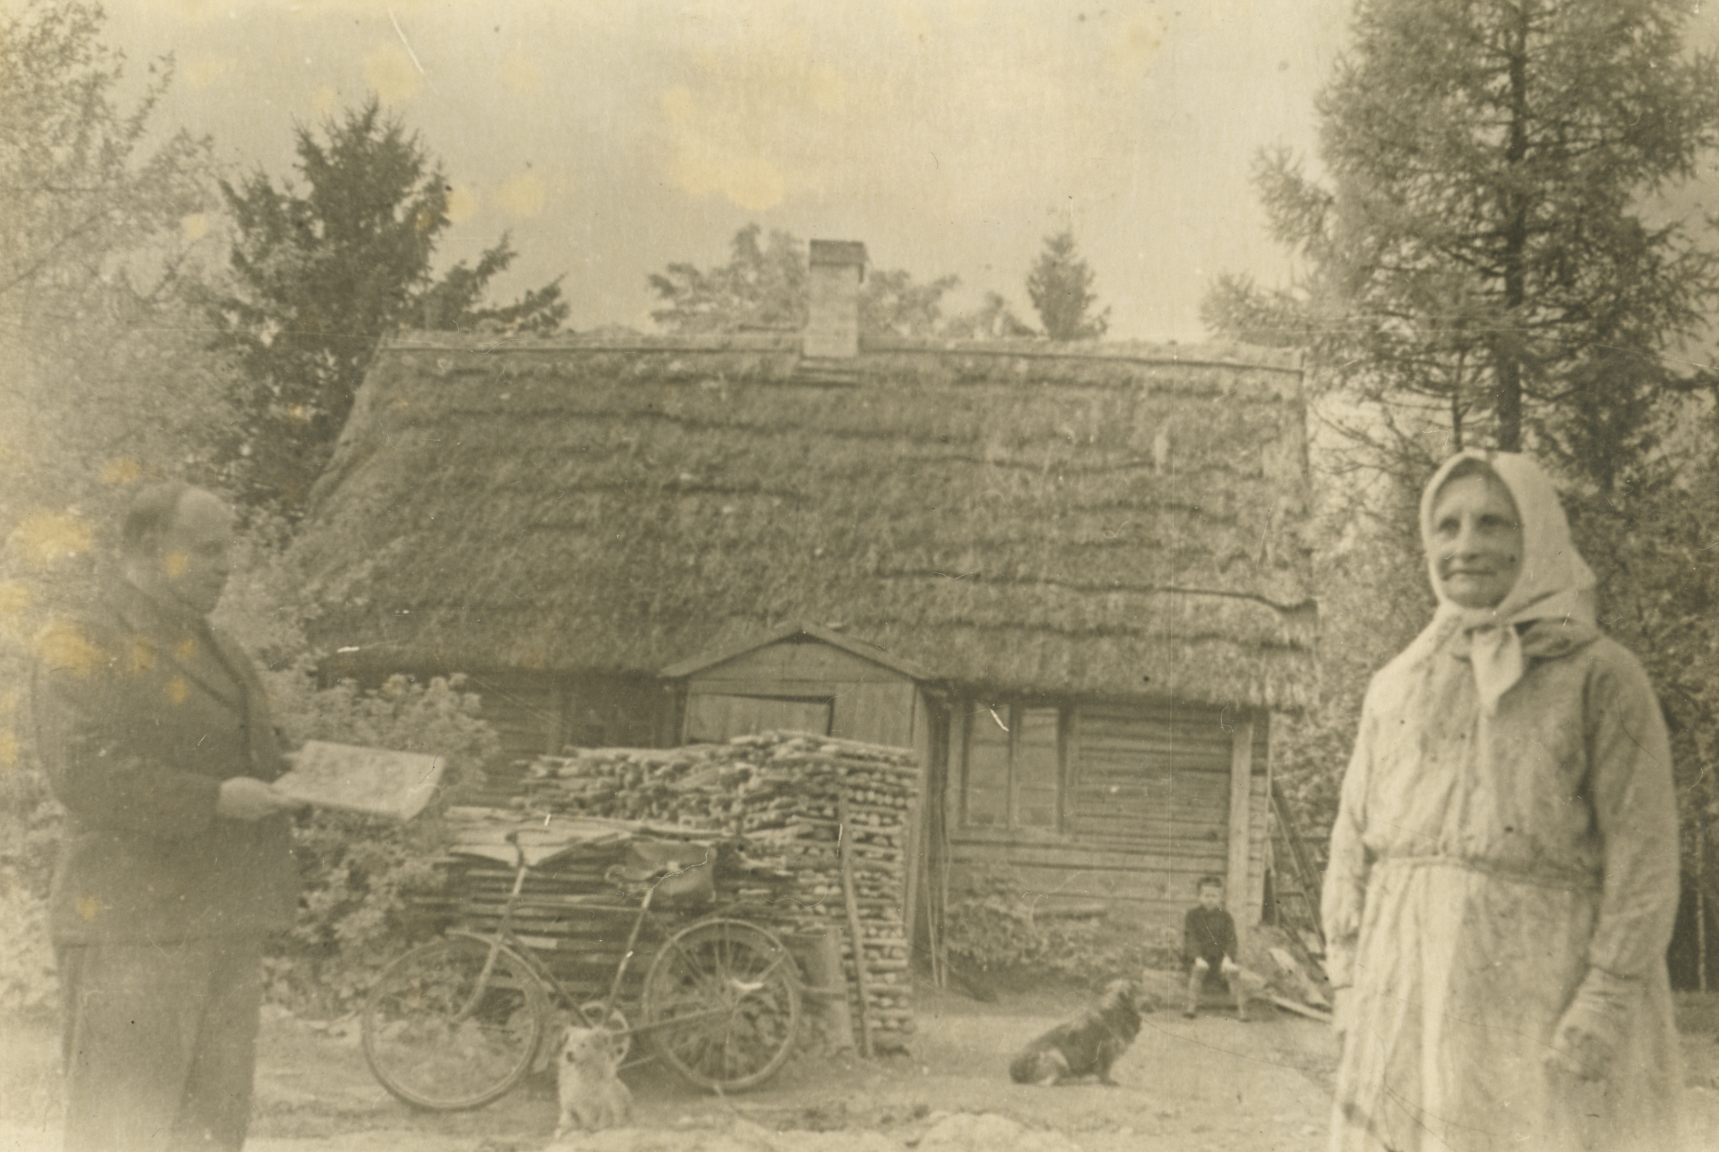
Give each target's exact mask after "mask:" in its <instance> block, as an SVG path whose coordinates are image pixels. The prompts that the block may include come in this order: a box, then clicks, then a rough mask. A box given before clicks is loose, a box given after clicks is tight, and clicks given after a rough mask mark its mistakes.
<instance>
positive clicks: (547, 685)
mask: <svg viewBox="0 0 1719 1152" xmlns="http://www.w3.org/2000/svg"><path fill="white" fill-rule="evenodd" d="M466 685H467V688H468V689H469V690H470V691H473V692H476V693H477V694H478V695H479V696H480V697H481V698H482V713H481V714H482V716H483V719H484V720H486V721H487V722H488V723H489V724H490V725H491V726H492V727H493V728H495V730H496V735H497V736H499V737H500V738H501V754H500V755H499V756H498V757H497V758H496V761H495V762H494V763H493V764H491V765H490V767H489V770H488V772H487V773H486V777H487V780H486V783H485V784H484V786H483V788H482V789H481V791H480V793H478V794H474V795H473V796H471V797H470V798H469V802H472V803H481V804H500V805H505V804H507V803H508V802H509V801H510V800H512V798H513V797H514V796H517V795H518V794H519V790H520V787H521V781H522V779H523V777H524V770H525V769H524V765H525V762H527V761H529V760H531V759H534V758H535V757H538V756H541V755H543V754H545V753H555V752H559V751H561V750H562V749H563V748H566V747H568V746H569V745H572V746H577V747H582V748H604V747H628V748H652V747H662V746H664V745H667V744H671V743H673V742H674V739H673V737H674V728H673V726H672V722H671V719H670V718H672V717H673V715H674V707H675V701H674V696H673V693H672V692H671V691H670V690H669V689H667V688H665V687H664V686H663V685H662V684H661V683H660V682H658V681H657V680H656V679H655V678H653V677H649V676H567V675H564V674H556V673H550V672H533V671H524V670H518V669H510V670H506V671H500V672H479V673H470V674H468V675H467V677H466Z"/></svg>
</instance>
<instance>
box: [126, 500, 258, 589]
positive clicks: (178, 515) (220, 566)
mask: <svg viewBox="0 0 1719 1152" xmlns="http://www.w3.org/2000/svg"><path fill="white" fill-rule="evenodd" d="M122 534H123V539H124V549H125V570H126V576H127V578H128V579H129V580H130V581H131V582H132V583H133V584H135V585H137V586H138V587H139V588H141V589H142V590H143V591H144V592H145V593H147V594H148V595H149V596H150V597H151V598H152V599H154V600H155V601H156V602H157V603H159V604H161V605H162V606H163V607H167V608H172V609H174V610H177V611H183V612H191V613H194V614H196V615H198V616H206V615H208V614H209V613H210V612H211V611H213V610H214V608H215V605H216V604H217V603H218V602H219V601H220V599H221V593H222V591H224V590H225V588H226V586H227V571H228V561H227V553H228V550H229V548H230V547H231V545H232V541H233V512H232V509H230V508H228V507H227V505H226V503H225V502H224V501H223V500H222V499H221V498H220V497H219V496H216V495H215V494H214V493H213V492H210V491H208V490H207V489H204V488H198V487H196V486H195V485H193V484H187V483H185V482H184V481H181V480H173V481H168V482H167V483H164V484H152V485H150V486H149V487H148V488H145V489H143V490H142V491H140V492H139V493H138V494H137V495H136V496H135V497H133V498H132V501H131V506H130V507H129V508H128V509H127V510H126V514H125V523H124V526H123V528H122Z"/></svg>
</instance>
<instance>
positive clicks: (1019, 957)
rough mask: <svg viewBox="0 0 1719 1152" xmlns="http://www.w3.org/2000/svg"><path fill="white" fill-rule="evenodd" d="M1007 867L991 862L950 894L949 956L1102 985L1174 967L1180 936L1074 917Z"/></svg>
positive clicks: (985, 969) (974, 966) (963, 963)
mask: <svg viewBox="0 0 1719 1152" xmlns="http://www.w3.org/2000/svg"><path fill="white" fill-rule="evenodd" d="M1041 904H1042V897H1040V896H1038V895H1036V894H1034V893H1031V892H1029V891H1028V890H1027V889H1026V888H1025V887H1024V886H1022V884H1021V883H1020V881H1019V879H1018V878H1017V877H1016V876H1015V874H1014V873H1013V872H1012V871H1011V870H1009V869H1008V868H1006V867H1001V866H997V865H986V866H984V867H981V868H979V869H976V870H975V871H973V872H972V873H970V874H968V875H967V876H966V877H965V878H964V880H963V881H962V882H961V883H960V884H958V885H957V886H956V888H955V889H954V890H952V891H951V892H950V895H949V908H948V913H947V917H946V921H945V925H946V926H945V931H946V934H947V935H946V941H947V946H948V949H949V956H950V959H951V960H952V961H953V962H954V963H955V964H956V965H957V966H958V967H964V968H967V969H969V970H972V971H976V972H980V973H985V974H990V975H1007V976H1012V977H1037V978H1047V979H1053V980H1058V981H1070V982H1074V983H1079V984H1103V983H1104V982H1105V981H1107V980H1109V979H1112V978H1114V977H1116V976H1118V975H1125V974H1131V973H1136V972H1139V971H1140V970H1141V969H1143V968H1148V967H1165V966H1168V967H1174V966H1175V964H1176V956H1177V948H1178V943H1179V942H1178V940H1177V939H1176V936H1175V933H1174V932H1173V931H1170V930H1168V929H1159V930H1157V931H1142V930H1140V929H1138V928H1136V927H1134V926H1132V925H1127V924H1121V923H1118V922H1116V921H1114V920H1112V919H1111V918H1109V917H1108V916H1096V917H1093V916H1068V915H1058V914H1056V913H1055V912H1054V911H1051V910H1046V909H1044V908H1042V907H1041Z"/></svg>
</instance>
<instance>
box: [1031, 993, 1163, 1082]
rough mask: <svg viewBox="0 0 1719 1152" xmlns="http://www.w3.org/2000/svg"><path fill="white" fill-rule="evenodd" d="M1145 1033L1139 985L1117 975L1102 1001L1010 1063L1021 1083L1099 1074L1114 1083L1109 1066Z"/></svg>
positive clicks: (1037, 1041)
mask: <svg viewBox="0 0 1719 1152" xmlns="http://www.w3.org/2000/svg"><path fill="white" fill-rule="evenodd" d="M1139 1034H1140V985H1139V984H1137V983H1135V982H1134V981H1133V980H1112V981H1111V982H1110V983H1109V984H1107V985H1105V987H1104V995H1103V996H1100V997H1099V999H1098V1003H1097V1004H1094V1005H1091V1006H1089V1007H1086V1008H1082V1009H1081V1010H1080V1011H1079V1012H1078V1013H1077V1014H1076V1015H1075V1016H1074V1017H1073V1018H1072V1019H1069V1020H1064V1021H1063V1022H1062V1023H1061V1024H1058V1025H1057V1026H1056V1027H1055V1028H1052V1029H1051V1030H1050V1031H1049V1032H1046V1033H1045V1034H1044V1035H1043V1036H1040V1037H1039V1038H1038V1039H1036V1040H1034V1041H1033V1042H1032V1043H1031V1044H1028V1045H1027V1046H1026V1047H1025V1048H1024V1049H1022V1050H1021V1054H1020V1055H1019V1056H1016V1057H1015V1060H1014V1063H1012V1064H1010V1065H1009V1076H1010V1078H1012V1079H1013V1080H1014V1082H1015V1083H1016V1084H1061V1083H1062V1082H1063V1081H1065V1080H1074V1079H1077V1078H1079V1077H1082V1076H1097V1077H1098V1082H1099V1083H1101V1084H1115V1083H1116V1081H1114V1080H1112V1079H1111V1078H1110V1067H1111V1065H1113V1064H1115V1063H1116V1061H1117V1060H1118V1059H1119V1058H1120V1057H1121V1056H1122V1054H1123V1053H1124V1052H1126V1051H1128V1046H1129V1045H1130V1044H1132V1043H1134V1037H1135V1036H1137V1035H1139Z"/></svg>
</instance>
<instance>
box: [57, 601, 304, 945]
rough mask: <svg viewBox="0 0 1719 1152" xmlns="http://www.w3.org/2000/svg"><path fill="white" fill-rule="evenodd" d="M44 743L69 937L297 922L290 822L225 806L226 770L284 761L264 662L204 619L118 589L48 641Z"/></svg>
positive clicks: (139, 936)
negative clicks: (55, 801) (62, 817)
mask: <svg viewBox="0 0 1719 1152" xmlns="http://www.w3.org/2000/svg"><path fill="white" fill-rule="evenodd" d="M33 687H34V691H33V696H32V699H33V703H34V707H35V717H36V738H37V753H38V755H39V757H40V758H41V761H42V764H43V767H44V769H45V770H46V772H47V775H48V780H49V783H50V785H51V786H52V787H53V790H54V794H55V795H56V796H57V797H58V798H59V800H60V802H61V803H62V804H64V805H65V808H66V814H67V815H66V823H65V829H64V833H63V836H62V841H61V847H60V859H59V867H58V870H57V872H56V874H55V878H54V890H53V894H52V897H51V902H50V907H49V913H50V925H51V929H52V932H53V936H54V939H55V940H56V941H58V942H60V943H96V942H119V941H169V940H189V939H198V938H208V937H214V936H228V935H241V934H251V933H258V932H266V931H270V930H274V929H279V928H285V927H287V926H289V925H290V924H291V923H292V917H293V912H294V910H295V908H296V906H297V897H298V875H297V869H296V867H295V865H294V862H293V858H292V849H291V842H290V838H289V829H288V826H287V821H286V819H285V818H284V817H281V816H272V817H268V818H266V819H263V820H259V821H255V822H250V821H243V820H232V819H227V818H224V817H219V816H216V815H215V800H216V795H217V792H218V791H219V789H220V785H221V781H223V780H225V779H228V778H229V777H233V776H254V777H256V778H258V779H261V780H274V779H275V778H276V777H277V776H279V775H280V774H281V772H282V771H284V770H285V767H286V765H285V762H284V761H283V759H282V757H281V753H280V747H279V745H278V743H277V742H276V737H275V732H274V729H273V727H272V725H271V723H270V720H269V712H268V705H267V703H266V701H265V700H264V698H263V687H262V683H261V681H260V680H259V679H258V677H257V673H256V669H255V668H254V667H253V665H252V664H251V662H250V660H249V659H248V658H247V657H246V656H245V654H244V653H243V652H242V651H240V649H239V648H238V646H237V645H236V644H234V643H233V642H232V641H231V640H229V639H227V638H226V637H224V636H221V635H220V634H218V633H216V632H215V631H214V630H213V629H211V628H210V627H209V626H208V624H207V623H206V622H205V621H203V620H201V619H195V618H189V617H183V616H176V615H174V614H172V613H170V612H167V611H164V610H163V609H162V608H160V607H159V606H157V605H156V604H155V603H154V602H153V601H151V600H150V599H149V598H148V597H146V596H145V595H144V594H143V593H142V592H140V591H138V590H137V589H136V588H134V587H132V586H130V585H128V584H126V585H120V586H119V587H118V588H116V589H115V591H114V592H113V593H112V594H111V595H110V597H109V598H108V599H107V601H106V602H105V603H104V604H103V605H102V606H101V607H100V608H99V609H97V610H96V611H94V612H92V613H90V614H89V615H88V616H86V617H83V618H81V619H76V620H67V621H62V622H59V623H56V624H54V625H52V626H50V628H49V629H48V631H47V632H46V633H45V634H44V635H43V637H42V638H41V642H40V647H39V649H38V655H37V664H36V671H35V678H34V686H33Z"/></svg>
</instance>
